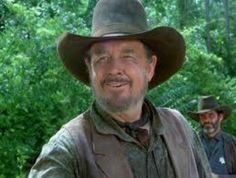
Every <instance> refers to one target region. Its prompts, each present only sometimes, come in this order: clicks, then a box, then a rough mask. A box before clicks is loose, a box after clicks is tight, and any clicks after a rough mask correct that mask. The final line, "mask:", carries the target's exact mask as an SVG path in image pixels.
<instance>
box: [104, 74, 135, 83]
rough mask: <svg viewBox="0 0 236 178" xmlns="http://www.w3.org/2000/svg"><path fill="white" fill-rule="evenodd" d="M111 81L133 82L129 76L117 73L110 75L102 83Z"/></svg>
mask: <svg viewBox="0 0 236 178" xmlns="http://www.w3.org/2000/svg"><path fill="white" fill-rule="evenodd" d="M110 82H128V83H131V80H130V79H129V78H128V77H123V76H118V75H116V76H114V75H112V76H111V75H109V76H107V77H106V78H105V79H104V80H103V81H102V84H105V83H110Z"/></svg>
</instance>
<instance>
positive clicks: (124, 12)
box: [58, 0, 185, 88]
mask: <svg viewBox="0 0 236 178" xmlns="http://www.w3.org/2000/svg"><path fill="white" fill-rule="evenodd" d="M118 39H130V40H140V41H141V42H143V43H144V44H146V45H147V46H148V47H149V48H150V49H151V50H152V51H153V52H154V53H155V54H156V55H157V57H158V64H157V67H156V71H155V75H154V77H153V79H152V80H151V81H150V82H149V88H153V87H155V86H157V85H159V84H161V83H162V82H164V81H166V80H167V79H169V78H170V77H171V76H172V75H173V74H174V73H176V72H177V71H178V70H179V69H180V67H181V66H182V64H183V62H184V56H185V42H184V39H183V37H182V35H181V34H180V33H178V32H177V31H176V30H175V29H174V28H171V27H157V28H154V29H152V30H148V27H147V19H146V14H145V11H144V8H143V6H142V5H141V3H140V2H139V1H138V0H99V1H98V3H97V4H96V6H95V8H94V13H93V21H92V34H91V36H81V35H76V34H71V33H64V34H63V35H62V36H61V37H60V40H59V43H58V53H59V56H60V58H61V59H62V61H63V63H64V65H65V67H66V68H67V69H68V70H69V72H70V73H71V74H72V75H74V76H75V77H76V78H77V79H78V80H80V81H81V82H82V83H84V84H86V85H90V83H89V74H88V71H87V68H86V65H85V62H84V58H85V57H86V54H87V51H88V49H89V48H90V46H91V45H92V44H93V43H96V42H101V41H105V40H118Z"/></svg>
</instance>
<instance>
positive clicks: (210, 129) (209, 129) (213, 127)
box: [202, 118, 220, 135]
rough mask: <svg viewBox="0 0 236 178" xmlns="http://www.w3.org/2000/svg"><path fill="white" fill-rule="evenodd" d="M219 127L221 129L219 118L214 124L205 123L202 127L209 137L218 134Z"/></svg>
mask: <svg viewBox="0 0 236 178" xmlns="http://www.w3.org/2000/svg"><path fill="white" fill-rule="evenodd" d="M219 127H220V120H219V118H218V119H217V121H216V122H214V123H212V122H206V123H203V125H202V128H203V132H204V133H206V134H208V135H209V134H213V133H216V132H217V131H218V128H219Z"/></svg>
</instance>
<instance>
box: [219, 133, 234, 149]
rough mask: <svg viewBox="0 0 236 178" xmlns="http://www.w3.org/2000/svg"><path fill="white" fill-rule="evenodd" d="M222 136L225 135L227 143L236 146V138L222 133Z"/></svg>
mask: <svg viewBox="0 0 236 178" xmlns="http://www.w3.org/2000/svg"><path fill="white" fill-rule="evenodd" d="M222 135H223V138H224V140H225V141H226V142H230V143H232V144H234V145H235V146H236V137H235V136H233V135H231V134H228V133H226V132H222Z"/></svg>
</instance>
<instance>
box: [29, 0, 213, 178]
mask: <svg viewBox="0 0 236 178" xmlns="http://www.w3.org/2000/svg"><path fill="white" fill-rule="evenodd" d="M58 52H59V56H60V58H61V59H62V61H63V63H64V65H65V67H66V68H67V69H68V70H69V72H70V73H71V74H72V75H73V76H75V77H76V78H77V79H78V80H79V81H80V82H82V83H83V84H85V85H87V86H89V87H91V89H92V92H93V94H94V102H93V103H92V105H91V107H90V108H89V109H88V110H87V111H86V112H84V113H82V114H80V115H79V116H78V117H76V118H75V119H73V120H71V121H70V122H68V123H67V124H65V125H64V126H63V127H62V129H61V130H60V131H59V132H58V133H56V134H55V135H54V136H53V137H52V138H51V139H50V141H49V142H48V143H47V144H46V145H45V146H44V147H43V149H42V152H41V154H40V156H39V157H38V159H37V161H36V163H35V165H34V166H33V167H32V169H31V171H30V174H29V177H40V178H42V177H56V178H62V177H64V178H72V177H73V178H74V177H76V178H210V177H211V175H210V166H209V164H208V161H207V157H206V155H205V152H204V149H203V147H202V145H201V142H200V139H199V137H198V136H197V134H196V133H195V132H194V131H193V129H192V128H191V127H190V126H189V125H188V123H187V121H186V120H185V119H184V118H183V116H182V115H181V114H180V113H179V112H178V111H177V110H174V109H169V108H156V107H155V106H154V105H153V104H152V103H151V102H150V101H149V100H148V99H147V98H146V97H145V94H146V93H147V91H148V90H150V89H153V88H154V87H157V86H158V85H160V84H161V83H163V82H165V81H166V80H168V79H169V78H170V77H171V76H172V75H174V74H175V73H176V72H177V71H178V70H179V69H180V67H181V66H182V64H183V62H184V57H185V42H184V39H183V37H182V35H181V34H180V33H179V32H177V31H176V30H175V29H174V28H171V27H157V28H154V29H152V30H149V29H148V27H147V19H146V16H145V11H144V8H143V6H142V5H141V3H140V2H139V1H138V0H99V1H98V2H97V5H96V7H95V9H94V14H93V23H92V36H90V37H84V36H80V35H75V34H71V33H65V34H64V35H62V36H61V38H60V41H59V44H58Z"/></svg>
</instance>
